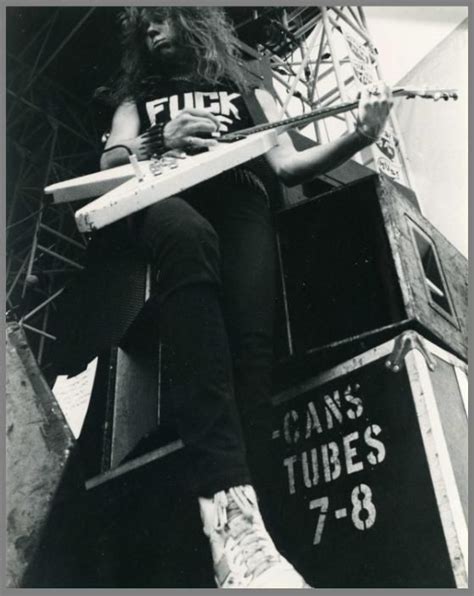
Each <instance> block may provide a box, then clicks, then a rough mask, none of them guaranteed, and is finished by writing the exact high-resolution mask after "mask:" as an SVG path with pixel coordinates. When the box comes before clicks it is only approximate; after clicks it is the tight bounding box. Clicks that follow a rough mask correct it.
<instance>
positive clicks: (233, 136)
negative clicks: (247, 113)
mask: <svg viewBox="0 0 474 596" xmlns="http://www.w3.org/2000/svg"><path fill="white" fill-rule="evenodd" d="M246 138H247V137H246V135H239V134H230V135H224V136H223V137H221V138H220V139H218V141H219V143H235V141H242V140H243V139H246Z"/></svg>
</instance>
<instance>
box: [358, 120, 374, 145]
mask: <svg viewBox="0 0 474 596" xmlns="http://www.w3.org/2000/svg"><path fill="white" fill-rule="evenodd" d="M355 131H356V132H357V133H359V134H361V135H362V136H363V137H365V138H366V139H369V141H371V142H372V143H376V142H377V141H378V140H379V139H380V135H378V136H376V137H374V136H373V135H371V134H369V133H368V132H365V130H364V128H363V125H362V124H361V122H360V120H357V123H356V128H355Z"/></svg>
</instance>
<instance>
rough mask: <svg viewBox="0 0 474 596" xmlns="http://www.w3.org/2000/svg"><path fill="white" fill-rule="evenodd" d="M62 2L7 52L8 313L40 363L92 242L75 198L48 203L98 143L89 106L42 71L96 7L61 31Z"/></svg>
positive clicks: (75, 173)
mask: <svg viewBox="0 0 474 596" xmlns="http://www.w3.org/2000/svg"><path fill="white" fill-rule="evenodd" d="M59 10H60V9H56V10H55V11H53V12H49V13H48V14H47V18H45V19H43V20H42V21H40V22H39V23H38V25H39V27H38V30H37V32H36V35H34V36H33V37H32V38H31V39H30V41H29V43H28V44H27V45H26V46H25V47H24V48H23V49H22V51H21V52H20V53H15V54H14V53H12V52H8V53H7V117H6V122H7V147H8V155H7V162H8V168H7V170H8V171H7V229H6V246H7V275H6V281H7V293H6V300H7V304H6V308H7V318H14V319H17V320H18V321H19V322H20V324H21V325H22V326H23V327H24V329H25V331H26V333H27V336H28V339H29V342H30V344H31V346H32V348H33V350H34V352H35V355H36V357H37V360H38V362H39V363H40V364H41V363H42V361H43V354H44V348H45V345H46V344H45V342H48V341H54V339H55V337H54V335H52V334H51V332H50V331H49V324H50V319H51V316H52V314H53V312H54V302H55V299H56V298H57V297H58V296H59V295H60V294H61V293H62V291H63V286H64V283H65V280H66V279H67V277H68V276H69V275H70V274H71V273H72V272H76V271H78V270H80V269H82V265H81V257H82V254H83V252H84V249H85V246H86V241H85V239H84V238H83V237H82V236H81V235H80V234H79V232H78V231H77V230H76V227H75V225H74V220H73V218H72V207H71V205H61V206H53V205H50V204H48V203H47V201H46V200H45V197H44V194H43V188H44V186H45V185H46V184H47V183H48V182H49V181H51V180H60V179H65V178H70V177H73V176H75V175H77V172H80V171H81V168H83V167H87V166H85V164H87V163H89V162H90V158H91V154H92V155H94V154H97V151H98V150H99V145H98V143H97V140H96V138H97V135H96V131H95V126H94V122H93V119H92V116H91V113H90V108H89V107H88V106H87V105H84V104H83V103H82V102H81V101H79V100H78V99H77V97H75V96H74V95H73V94H71V93H70V92H68V90H67V89H65V88H63V87H62V86H61V85H60V84H59V83H58V82H57V81H55V80H51V79H50V78H48V76H46V75H45V74H44V71H45V70H46V69H47V67H48V65H49V64H50V63H51V62H52V60H54V59H55V58H56V57H57V56H58V55H59V54H60V53H61V51H62V50H63V49H64V48H65V47H66V46H67V44H68V42H69V41H70V40H71V39H72V38H73V36H74V35H76V34H77V32H78V31H79V29H80V28H81V26H82V25H83V23H84V22H85V21H86V20H87V19H88V18H90V16H91V14H92V12H93V10H94V9H89V10H88V11H86V12H85V14H84V15H83V17H82V18H81V19H79V20H78V22H76V23H74V26H73V27H72V28H71V29H69V30H66V31H64V30H61V34H60V37H59V39H58V37H57V35H58V31H57V29H58V15H59ZM10 34H11V35H13V34H14V33H13V32H10ZM55 34H56V35H55ZM53 38H56V39H55V41H54V45H53V44H52V43H51V40H52V39H53Z"/></svg>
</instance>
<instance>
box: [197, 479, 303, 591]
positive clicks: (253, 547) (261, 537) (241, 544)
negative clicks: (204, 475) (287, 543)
mask: <svg viewBox="0 0 474 596" xmlns="http://www.w3.org/2000/svg"><path fill="white" fill-rule="evenodd" d="M199 505H200V510H201V518H202V521H203V525H204V533H205V534H206V535H207V536H208V538H209V541H210V544H211V551H212V559H213V561H214V573H215V580H216V584H217V587H218V588H309V587H310V586H308V584H306V583H305V581H304V579H303V578H302V577H301V575H300V574H299V573H298V572H297V571H296V570H295V569H294V567H292V566H291V565H290V563H288V561H287V560H286V559H284V558H283V557H282V556H281V555H280V553H279V552H278V551H277V549H276V547H275V545H274V544H273V541H272V539H271V538H270V536H269V534H268V532H267V530H266V529H265V526H264V523H263V520H262V516H261V514H260V511H259V508H258V503H257V497H256V495H255V491H254V489H253V488H252V486H250V485H246V486H236V487H233V488H230V489H229V490H227V491H221V492H218V493H216V494H215V495H214V497H213V498H212V499H206V498H203V497H200V498H199Z"/></svg>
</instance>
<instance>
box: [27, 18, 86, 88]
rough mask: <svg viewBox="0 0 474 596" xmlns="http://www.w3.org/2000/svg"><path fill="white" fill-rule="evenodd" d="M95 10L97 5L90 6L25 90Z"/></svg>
mask: <svg viewBox="0 0 474 596" xmlns="http://www.w3.org/2000/svg"><path fill="white" fill-rule="evenodd" d="M94 11H95V7H94V6H92V7H90V8H89V10H88V11H87V12H86V14H85V15H84V16H83V17H82V18H81V19H79V22H78V23H76V25H75V26H74V27H73V28H72V30H71V31H70V32H69V33H68V34H67V35H66V37H65V38H64V39H63V41H62V42H61V43H60V44H59V46H58V47H57V48H56V50H55V51H54V52H53V53H52V54H51V55H50V57H49V58H48V60H46V62H45V63H44V64H43V65H42V66H41V68H40V69H39V70H38V72H37V73H36V75H35V76H34V77H33V78H32V79H31V80H30V82H29V84H28V85H27V87H26V89H25V90H24V92H25V91H26V90H27V89H29V88H30V87H31V86H32V85H33V84H34V83H35V81H36V80H37V79H38V77H39V76H41V74H42V73H43V72H44V71H45V70H46V68H47V67H48V66H49V65H50V64H51V62H52V61H53V60H54V59H55V58H56V56H57V55H58V54H59V53H60V52H61V50H62V49H63V48H64V46H66V45H67V44H68V43H69V41H70V40H71V39H72V38H73V37H74V35H75V34H76V33H77V31H79V29H80V28H81V27H82V25H83V24H84V23H85V22H86V21H87V19H88V18H89V17H90V15H91V14H92V13H93V12H94Z"/></svg>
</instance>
